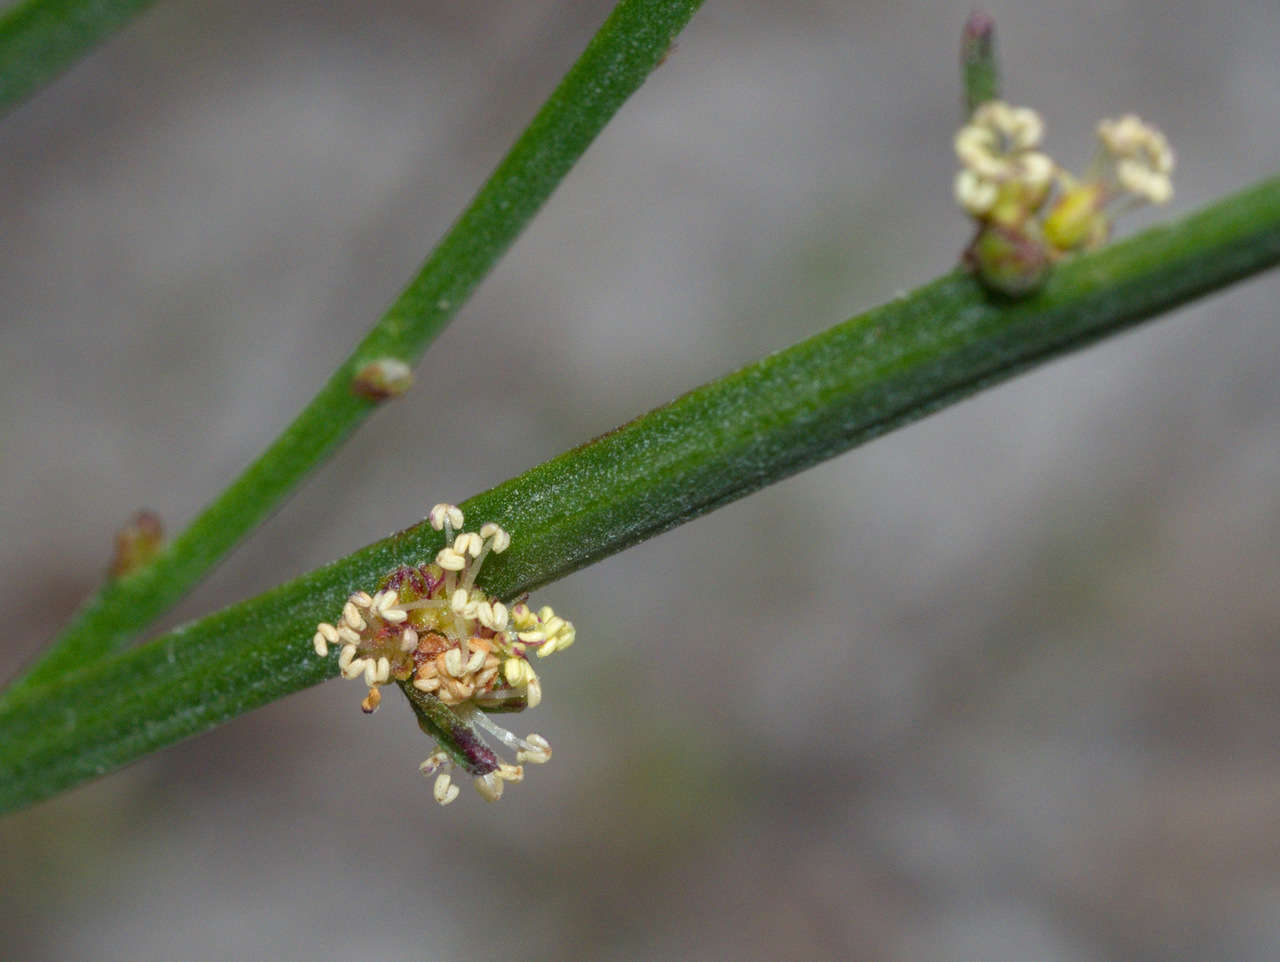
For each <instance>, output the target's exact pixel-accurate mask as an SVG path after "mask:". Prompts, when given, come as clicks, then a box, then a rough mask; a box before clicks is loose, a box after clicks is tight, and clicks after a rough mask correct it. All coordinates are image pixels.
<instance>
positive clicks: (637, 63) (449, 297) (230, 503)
mask: <svg viewBox="0 0 1280 962" xmlns="http://www.w3.org/2000/svg"><path fill="white" fill-rule="evenodd" d="M701 2H702V0H622V2H621V3H619V4H618V6H617V7H616V8H615V9H614V11H613V13H612V14H610V16H609V19H608V20H606V21H605V23H604V25H603V26H602V27H601V28H600V30H599V32H598V33H597V34H596V35H595V37H594V38H593V39H592V40H591V42H590V43H589V44H588V45H587V48H586V50H585V51H583V53H582V56H581V57H579V58H578V61H577V63H575V64H574V65H573V67H572V68H571V69H570V70H569V72H568V74H566V76H565V78H564V80H563V81H561V83H560V85H559V86H558V87H557V88H556V89H555V91H554V92H552V94H551V96H550V97H549V98H548V99H547V102H546V103H545V104H544V105H543V107H542V109H541V110H539V111H538V114H537V116H535V117H534V118H533V121H532V122H531V123H530V124H529V126H528V128H527V129H526V130H525V132H524V133H523V134H522V135H521V136H520V139H519V140H517V141H516V143H515V146H513V147H512V148H511V151H510V152H509V153H508V154H507V156H506V157H505V158H504V159H503V161H502V162H501V163H500V164H499V165H498V167H497V169H496V170H495V171H494V172H493V174H492V176H490V178H489V179H488V181H487V182H486V183H485V184H484V186H483V187H481V188H480V191H479V193H478V194H476V196H475V199H474V200H473V201H472V202H471V204H470V206H468V207H467V209H466V210H465V211H464V212H463V214H462V216H461V217H460V218H458V220H457V222H456V223H455V224H454V225H453V227H452V228H451V229H450V230H449V232H448V234H446V235H445V237H444V239H443V240H442V241H441V242H440V244H439V246H438V247H436V249H435V250H434V251H433V252H432V254H431V256H430V258H428V260H427V262H426V263H425V264H424V265H423V267H422V269H421V271H420V272H419V273H418V275H417V277H415V278H414V279H413V280H412V281H411V282H410V284H409V286H408V287H407V288H405V290H404V292H403V293H401V295H400V297H399V298H398V299H397V300H396V302H395V303H394V304H392V305H391V308H390V309H389V310H388V311H387V313H386V314H385V315H384V316H383V318H382V319H381V320H380V321H379V322H378V323H377V325H375V326H374V328H373V330H372V331H370V332H369V334H368V336H366V337H365V339H364V340H363V341H361V342H360V344H359V345H358V346H357V347H356V349H355V351H354V352H353V353H352V354H351V356H350V357H348V358H347V359H346V361H344V362H343V364H342V365H341V366H340V367H339V368H338V370H337V372H336V373H335V374H334V375H333V376H332V377H331V378H330V379H329V382H328V383H327V384H326V385H325V386H324V387H323V388H322V389H321V390H320V393H319V394H317V395H316V396H315V398H314V399H313V400H312V401H311V403H310V404H309V405H307V407H306V408H305V409H304V410H303V412H302V413H301V414H300V415H298V417H297V419H296V420H294V422H293V423H292V424H291V425H289V427H288V428H286V429H285V431H284V433H283V434H281V435H280V437H279V438H277V439H276V440H275V442H274V443H272V445H271V446H270V447H269V448H267V450H266V451H265V452H264V453H263V454H262V455H261V456H260V457H259V458H258V460H257V461H255V462H253V464H251V465H250V466H249V467H248V468H247V469H246V470H245V472H244V473H243V474H241V475H240V477H239V478H237V479H236V480H235V481H234V482H232V484H231V485H230V486H229V487H228V488H227V489H226V490H225V491H223V493H222V494H221V495H219V496H218V498H217V499H216V500H215V501H214V502H213V503H212V504H210V505H209V506H208V507H206V508H205V509H204V511H203V512H202V513H201V514H200V516H199V517H197V518H196V519H195V520H194V521H193V522H192V523H191V525H190V526H189V527H188V528H187V529H186V530H185V531H183V532H182V533H181V534H179V535H178V536H177V537H176V538H175V539H174V540H173V542H172V543H171V544H170V545H169V546H168V548H167V549H166V550H164V551H163V552H162V553H161V554H159V555H158V556H157V558H156V560H155V561H153V562H152V563H151V564H150V565H148V566H146V567H143V568H140V569H138V570H137V571H135V572H132V573H130V574H129V575H127V576H125V577H121V578H118V579H115V580H112V581H109V582H107V583H106V584H104V585H103V586H102V588H101V589H99V590H98V592H97V593H96V594H94V595H93V596H92V597H91V598H90V599H89V600H88V601H87V602H86V603H85V605H84V606H83V607H82V608H81V609H80V610H79V611H78V612H77V613H76V615H75V617H74V618H73V619H72V621H71V623H70V624H69V625H68V626H67V627H66V628H65V629H64V630H63V631H62V633H61V634H60V635H59V636H58V638H57V639H55V641H54V643H53V644H52V646H51V647H50V648H48V649H47V650H46V651H45V652H44V653H43V654H42V656H41V658H40V660H39V661H37V662H36V663H34V664H33V665H32V666H30V667H29V668H28V669H27V672H26V674H25V675H23V676H22V677H21V678H20V679H19V680H18V681H17V682H15V683H14V685H13V686H11V688H10V693H17V692H21V691H23V690H25V689H27V688H29V687H33V686H37V685H41V684H44V683H46V682H49V681H52V680H53V679H55V678H57V677H58V676H60V675H62V674H64V673H66V672H67V671H69V670H72V669H74V668H76V667H78V666H81V665H84V664H86V663H88V662H90V661H92V660H94V659H96V658H98V657H101V656H102V655H104V654H106V653H108V652H111V651H115V650H119V649H120V648H123V647H125V646H126V645H127V644H129V642H130V641H131V640H132V639H133V637H134V636H135V635H136V633H137V632H138V631H140V630H141V629H142V628H143V627H145V626H146V625H147V624H149V623H150V622H151V621H152V620H153V619H155V618H156V617H158V616H159V615H160V614H162V613H163V612H164V611H166V610H167V609H168V608H169V607H170V606H172V605H173V604H174V602H176V601H177V600H178V599H180V598H181V597H182V596H183V595H184V594H185V593H186V592H187V591H188V590H190V588H191V587H192V586H193V585H195V584H196V583H197V582H198V581H199V580H200V579H201V578H202V577H203V576H204V575H205V574H206V573H207V572H208V571H209V570H210V569H211V568H212V567H213V566H214V565H215V564H216V563H217V562H218V561H219V560H221V558H222V557H223V555H225V554H226V553H227V552H228V551H230V550H231V548H232V547H233V546H234V545H235V544H236V542H238V541H239V540H240V539H241V538H242V537H243V536H244V535H245V534H247V533H248V532H249V531H251V530H252V529H253V527H254V526H255V525H257V524H258V522H260V521H262V520H263V519H264V518H265V517H266V516H267V515H268V514H269V513H270V512H271V511H272V509H273V508H275V507H276V506H277V505H278V504H279V503H280V502H281V501H282V500H283V499H284V497H285V496H286V495H287V494H288V493H289V491H290V490H292V489H293V487H294V486H295V485H297V484H298V483H299V482H300V481H301V480H302V478H303V477H304V476H305V475H306V474H307V473H308V472H309V471H310V470H311V469H312V468H313V467H315V466H316V465H317V464H318V463H319V462H320V461H322V460H323V459H324V458H325V457H327V456H328V455H329V454H330V453H331V452H332V451H333V450H334V449H335V448H336V447H337V446H338V445H339V444H340V443H341V442H342V441H343V439H345V438H346V437H347V436H348V435H349V434H350V433H351V432H352V431H353V430H355V428H356V427H357V426H358V425H359V424H360V422H361V421H363V420H364V418H365V417H366V416H367V415H368V414H369V412H370V411H371V410H372V409H373V408H374V407H375V402H373V401H370V400H366V399H365V398H362V397H359V396H357V395H356V394H355V393H353V391H352V387H351V382H352V378H353V376H354V375H355V373H356V372H357V371H359V370H360V369H361V368H362V367H363V366H364V365H365V364H367V363H368V362H370V361H373V360H376V359H379V358H394V359H398V360H401V361H404V362H406V363H410V364H412V363H413V362H415V361H416V360H418V358H420V357H421V356H422V353H423V352H424V351H425V350H426V348H427V345H428V344H430V342H431V341H432V340H433V339H434V338H435V336H436V335H437V334H438V333H439V332H440V331H441V330H442V329H443V328H444V326H445V325H446V324H447V323H448V321H449V319H450V318H452V316H453V314H454V313H455V312H456V311H457V309H458V307H459V306H460V305H461V304H462V303H463V302H464V301H465V300H466V299H467V297H468V296H470V294H471V292H472V291H473V290H474V289H475V288H476V286H477V285H478V284H479V283H480V281H481V279H483V278H484V276H485V275H486V274H487V273H488V272H489V270H490V269H491V268H492V267H493V265H494V264H495V263H496V262H497V260H498V258H499V257H501V256H502V254H503V253H504V252H505V251H506V249H507V248H508V247H509V246H510V245H511V243H512V242H513V241H514V240H515V238H516V236H517V235H518V234H519V233H520V231H521V230H522V229H523V228H524V226H525V224H527V223H528V222H529V220H530V218H532V217H533V215H534V214H535V213H536V212H537V210H538V208H539V207H541V206H542V204H543V203H544V202H545V201H546V199H547V198H548V197H549V196H550V195H551V192H552V191H553V190H554V189H555V188H556V185H557V184H559V183H560V181H561V180H562V179H563V178H564V176H565V175H566V174H567V173H568V172H569V169H570V168H571V167H572V166H573V164H574V163H575V162H576V161H577V159H578V158H579V157H580V156H582V154H583V152H584V151H585V150H586V149H587V147H588V146H589V145H590V143H591V141H592V140H593V139H594V138H595V136H596V135H597V134H598V133H599V132H600V131H601V130H602V129H603V128H604V126H605V124H606V123H608V121H609V119H610V118H611V117H612V116H613V115H614V114H615V113H616V112H617V111H618V109H619V108H620V107H621V106H622V104H623V102H624V101H625V100H626V99H627V97H629V96H630V95H631V94H632V93H633V92H635V90H636V89H637V88H638V87H639V86H640V84H641V83H643V81H644V79H645V77H646V76H648V74H649V72H650V71H651V70H652V69H653V68H654V66H655V65H656V64H657V63H658V62H659V61H660V60H661V59H662V57H663V55H664V54H665V53H666V52H667V50H668V49H669V48H670V46H671V41H672V39H673V38H674V37H675V35H676V34H677V33H678V32H679V31H680V29H681V28H682V27H683V26H684V25H685V24H686V23H687V22H688V21H689V18H690V17H692V16H693V14H694V12H695V11H696V10H697V8H698V7H699V6H700V5H701Z"/></svg>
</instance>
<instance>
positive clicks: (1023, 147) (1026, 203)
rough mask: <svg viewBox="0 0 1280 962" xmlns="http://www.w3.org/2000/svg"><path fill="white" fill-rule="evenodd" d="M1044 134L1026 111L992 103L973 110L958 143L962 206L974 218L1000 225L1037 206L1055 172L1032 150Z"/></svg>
mask: <svg viewBox="0 0 1280 962" xmlns="http://www.w3.org/2000/svg"><path fill="white" fill-rule="evenodd" d="M1043 135H1044V122H1043V121H1042V120H1041V119H1040V115H1039V114H1037V113H1036V112H1035V111H1034V110H1031V109H1030V108H1028V107H1013V106H1010V105H1009V104H1007V103H1005V102H1004V101H1001V100H991V101H988V102H987V103H984V104H983V105H982V106H980V107H979V108H978V109H977V110H975V111H974V112H973V116H972V117H971V118H970V119H969V122H968V123H967V124H965V125H964V126H963V127H961V128H960V131H959V133H957V134H956V138H955V150H956V156H957V157H958V158H959V160H960V166H961V170H960V172H959V173H958V174H957V175H956V180H955V196H956V201H957V202H958V203H959V204H960V206H961V207H963V208H964V209H965V210H966V211H968V212H969V213H970V214H972V215H973V216H974V217H987V216H991V215H994V216H995V219H997V220H1002V221H1009V220H1017V219H1019V218H1021V217H1022V216H1024V215H1025V212H1026V211H1027V210H1030V209H1034V208H1035V207H1038V206H1039V204H1040V203H1041V202H1042V201H1043V200H1044V196H1045V194H1046V193H1047V192H1048V190H1049V187H1050V185H1051V184H1052V182H1053V175H1054V170H1055V167H1054V164H1053V161H1052V160H1050V159H1049V157H1048V155H1046V154H1043V153H1041V152H1040V151H1038V150H1035V149H1034V148H1036V147H1038V146H1039V144H1040V138H1041V137H1042V136H1043Z"/></svg>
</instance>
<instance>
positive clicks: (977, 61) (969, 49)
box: [960, 10, 1000, 118]
mask: <svg viewBox="0 0 1280 962" xmlns="http://www.w3.org/2000/svg"><path fill="white" fill-rule="evenodd" d="M960 71H961V74H962V76H963V80H964V102H965V107H966V111H967V112H966V113H965V117H966V118H968V117H969V116H971V115H972V114H973V112H974V111H975V110H977V109H978V108H979V107H980V106H982V105H983V104H984V103H986V102H987V101H988V100H997V99H999V97H1000V61H999V57H998V56H997V54H996V22H995V20H994V19H992V17H991V16H990V15H989V14H987V13H983V12H982V11H981V10H975V11H973V13H971V14H969V19H968V20H966V21H965V24H964V34H963V37H962V38H961V41H960Z"/></svg>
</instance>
